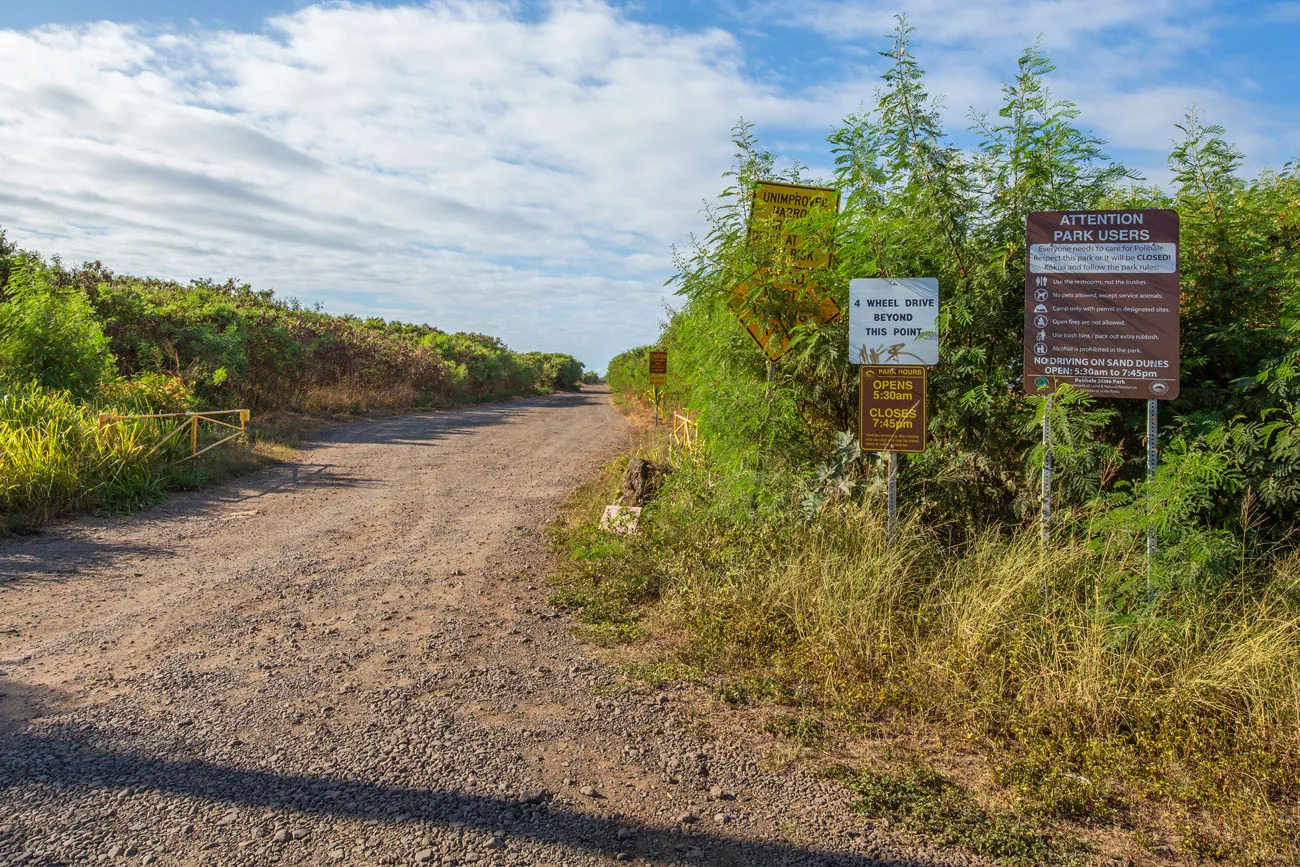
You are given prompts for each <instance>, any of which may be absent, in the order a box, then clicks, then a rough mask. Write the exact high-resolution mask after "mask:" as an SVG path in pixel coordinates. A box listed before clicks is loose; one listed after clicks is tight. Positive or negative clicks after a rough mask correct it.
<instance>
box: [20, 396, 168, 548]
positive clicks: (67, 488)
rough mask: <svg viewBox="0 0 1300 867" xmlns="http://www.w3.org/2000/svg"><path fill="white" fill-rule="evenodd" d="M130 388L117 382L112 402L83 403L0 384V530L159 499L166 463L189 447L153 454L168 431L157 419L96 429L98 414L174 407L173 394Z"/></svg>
mask: <svg viewBox="0 0 1300 867" xmlns="http://www.w3.org/2000/svg"><path fill="white" fill-rule="evenodd" d="M132 385H133V384H129V383H114V384H113V386H112V387H111V392H112V394H113V397H114V398H116V399H115V400H113V401H112V402H109V401H108V400H106V399H105V398H104V397H103V396H101V397H100V398H98V399H95V400H91V401H90V402H88V403H83V402H80V401H77V400H74V399H73V398H72V396H71V395H69V394H68V393H67V392H65V391H49V390H46V389H43V388H40V387H39V386H35V385H2V384H0V532H8V531H13V530H21V529H26V528H33V527H38V526H40V525H42V524H45V523H48V522H49V521H51V520H53V519H54V518H56V517H58V516H60V515H64V514H67V513H68V512H71V511H76V510H82V509H96V510H107V511H121V510H129V509H135V508H141V507H143V506H147V505H152V504H154V503H156V502H157V501H158V500H159V499H161V497H162V491H163V489H164V487H165V484H166V482H167V480H168V479H169V477H170V472H171V471H170V469H169V464H170V463H171V462H172V461H173V460H174V459H175V458H176V457H179V456H180V454H181V451H182V450H183V448H184V447H187V446H188V442H184V443H181V442H174V443H172V444H168V445H166V446H164V447H163V448H161V449H158V450H154V449H153V448H152V447H153V444H154V443H155V442H156V441H157V440H158V439H159V438H160V437H161V435H162V433H163V432H164V427H165V423H163V422H159V421H152V420H134V421H120V422H116V423H114V424H112V425H110V426H107V427H104V428H101V427H100V424H99V413H100V412H101V411H116V412H119V413H134V412H149V411H150V410H154V409H160V410H163V411H167V410H173V409H177V408H178V407H176V406H173V405H170V403H169V402H170V400H172V399H174V397H175V395H169V394H168V393H167V392H166V391H165V390H163V391H160V390H159V389H157V388H151V387H150V386H149V384H148V383H136V384H134V386H135V387H134V388H133V387H132ZM150 396H151V397H152V398H154V399H153V400H150V399H149V398H150ZM159 398H161V399H162V401H163V403H162V405H161V406H160V405H159V404H158V403H157V402H156V401H157V399H159Z"/></svg>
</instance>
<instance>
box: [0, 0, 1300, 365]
mask: <svg viewBox="0 0 1300 867" xmlns="http://www.w3.org/2000/svg"><path fill="white" fill-rule="evenodd" d="M737 2H739V0H737ZM1214 2H1217V0H1152V2H1150V3H1145V4H1134V3H1132V2H1129V0H1049V2H1041V0H1004V2H994V0H901V3H899V2H893V0H891V2H889V3H885V2H883V0H846V2H829V0H814V2H811V3H806V4H804V5H802V6H799V7H793V8H794V9H795V11H794V12H792V11H791V10H792V7H791V5H790V4H787V3H775V2H772V0H762V2H758V3H750V4H749V5H747V6H746V7H745V8H743V9H740V10H738V11H737V13H736V14H737V18H736V20H737V21H741V20H743V21H745V22H746V25H745V27H746V29H744V30H741V29H737V30H736V31H735V33H734V34H733V33H731V32H727V31H725V30H723V29H719V28H711V29H710V28H704V29H695V30H684V29H673V28H667V27H659V26H654V25H650V24H645V23H641V22H638V21H636V20H633V19H632V18H630V17H629V14H625V13H621V12H619V11H616V10H614V9H612V8H611V7H610V6H608V5H606V4H605V3H603V2H599V0H556V2H555V3H554V4H553V5H551V6H549V7H547V9H546V10H545V11H544V12H542V13H541V14H540V15H538V16H532V17H524V16H523V15H522V14H521V13H520V11H519V8H520V7H519V4H517V3H513V2H509V0H499V2H496V0H433V2H429V3H426V4H424V5H420V6H406V7H398V8H381V7H375V6H371V5H368V4H365V5H360V4H358V5H350V4H347V3H343V4H336V3H331V4H329V5H324V6H308V7H305V8H303V9H301V10H300V11H298V12H296V13H294V14H291V15H286V16H283V17H280V18H276V19H274V20H272V21H270V22H267V24H266V26H265V27H264V28H262V29H261V30H259V31H258V32H235V31H230V30H221V31H218V30H210V29H189V30H174V31H158V30H144V29H139V28H133V27H128V26H123V25H118V24H112V23H98V24H94V25H87V26H83V27H45V28H41V29H38V30H35V31H28V32H15V31H4V30H0V154H2V155H3V169H2V170H0V225H3V226H4V227H5V228H6V229H7V230H8V231H9V234H10V236H11V237H12V238H13V239H14V240H17V241H18V242H20V243H22V244H25V245H28V246H33V247H36V248H38V249H41V250H43V251H45V252H47V253H60V254H62V255H63V257H64V258H65V260H68V261H74V262H76V261H81V260H83V259H87V258H101V259H103V260H104V261H105V263H106V264H108V265H109V266H110V267H112V268H114V269H115V270H119V271H128V272H135V273H150V274H158V275H164V276H173V277H179V278H186V277H190V276H213V277H218V278H220V277H224V276H226V275H232V276H236V277H239V278H242V279H246V280H249V281H251V282H253V283H255V284H256V285H258V286H259V287H273V288H276V289H277V290H279V291H281V292H283V293H285V294H289V295H296V296H297V297H299V298H301V299H302V300H303V301H306V302H313V301H318V300H319V301H324V302H325V303H326V304H327V306H328V307H329V309H332V310H336V311H338V312H355V313H359V314H364V315H374V314H376V313H378V314H380V315H385V316H388V317H390V318H402V319H407V320H414V321H428V322H430V323H432V324H435V325H438V326H440V327H443V328H448V329H470V330H476V331H485V332H489V333H493V334H496V335H499V336H501V337H503V338H504V339H505V340H506V341H507V342H508V343H509V344H511V345H512V346H514V347H516V348H519V349H556V350H562V351H571V352H573V353H574V354H576V355H577V356H578V357H579V358H582V359H583V360H584V361H586V362H588V363H591V364H593V365H595V366H598V367H599V366H603V364H604V362H605V360H607V359H608V357H609V356H610V355H612V354H614V353H616V352H618V351H621V350H622V349H624V348H627V347H628V346H630V345H633V344H636V343H639V342H644V341H648V340H650V339H652V338H653V337H654V335H655V334H656V332H657V323H658V321H659V319H660V318H661V317H662V315H663V313H662V303H663V300H664V299H665V298H666V297H670V296H667V294H666V290H665V289H664V287H663V286H662V282H663V280H664V278H665V277H667V276H668V272H669V267H670V265H669V247H670V245H671V244H673V243H674V242H678V243H681V242H683V241H685V240H686V238H687V236H688V233H690V232H691V231H698V230H699V229H700V228H701V226H702V217H701V213H700V211H701V200H702V199H703V198H704V197H706V196H709V195H711V194H712V193H714V192H715V191H716V190H717V189H719V186H720V182H719V175H720V173H721V172H722V171H723V170H724V169H725V167H726V166H727V165H728V163H729V161H730V157H731V150H732V147H731V145H730V142H729V137H728V131H729V129H730V127H731V125H732V124H733V123H734V121H735V120H736V118H737V117H738V116H741V115H743V116H745V117H746V118H747V119H749V120H752V121H755V122H756V123H757V124H758V128H759V132H760V134H761V135H762V136H763V137H764V140H765V141H766V142H768V143H769V144H773V143H775V144H777V145H778V146H780V147H781V148H782V149H784V150H787V151H788V152H790V153H792V154H794V155H797V156H799V157H800V158H801V159H802V160H803V161H804V162H805V163H811V164H812V165H813V173H817V172H819V171H820V172H822V173H825V171H826V169H825V165H826V164H827V163H828V162H829V154H827V153H826V151H825V147H824V145H822V143H821V137H822V135H823V133H824V132H825V131H827V130H828V129H830V128H831V127H833V126H834V125H836V123H837V122H838V121H839V120H840V119H841V118H842V117H843V116H844V115H845V114H847V113H849V112H852V111H855V110H857V109H858V107H859V104H860V103H862V102H866V103H867V104H868V105H870V104H872V103H874V95H873V94H874V90H875V88H876V87H877V86H878V85H879V80H878V78H876V76H877V75H878V73H879V71H880V69H881V67H882V60H881V59H880V58H878V57H877V56H876V55H875V53H874V50H875V49H876V48H883V47H885V39H884V37H885V34H886V33H887V32H888V31H889V30H890V29H891V28H892V26H893V20H892V15H893V12H894V11H895V9H899V8H901V9H902V10H903V11H906V12H908V14H909V15H910V17H911V22H912V23H913V24H914V25H915V26H916V36H915V40H916V41H915V48H916V52H917V54H918V56H919V58H920V60H921V62H922V65H923V66H924V67H925V68H926V69H927V70H928V71H929V73H930V79H929V83H930V86H931V89H932V90H933V91H934V92H935V93H937V94H943V95H944V96H945V103H946V106H947V107H946V110H945V113H946V118H947V122H948V125H949V128H950V129H952V130H955V131H959V132H960V131H961V130H963V129H964V128H965V127H966V125H967V119H966V113H967V109H968V107H969V106H971V105H974V106H975V107H976V108H977V109H981V110H989V109H993V108H996V105H997V104H998V102H999V100H1000V94H999V82H1000V80H1002V79H1006V78H1009V77H1011V76H1012V75H1013V74H1014V70H1015V58H1016V57H1017V56H1018V54H1019V53H1020V51H1021V49H1023V48H1024V46H1025V45H1027V44H1029V43H1031V42H1032V41H1033V40H1034V39H1035V38H1036V37H1037V36H1038V35H1039V34H1042V36H1043V42H1044V47H1045V49H1046V50H1047V51H1048V53H1049V54H1050V55H1051V56H1052V58H1053V59H1054V60H1056V61H1057V62H1058V63H1059V65H1060V70H1059V72H1058V73H1056V74H1055V75H1054V76H1053V77H1052V79H1051V81H1050V84H1051V86H1052V88H1053V90H1054V92H1056V93H1057V94H1059V95H1060V96H1062V97H1065V98H1069V99H1072V100H1074V101H1076V102H1077V103H1079V105H1080V107H1081V108H1082V109H1083V112H1084V113H1083V117H1082V122H1083V123H1084V124H1085V125H1086V126H1088V127H1090V128H1092V129H1095V130H1096V131H1098V132H1099V133H1101V134H1102V135H1103V136H1105V137H1107V138H1108V139H1110V140H1111V141H1112V142H1113V143H1114V146H1115V148H1116V150H1117V151H1121V152H1122V155H1123V156H1124V157H1125V159H1126V161H1127V162H1129V163H1131V164H1133V165H1135V166H1136V167H1138V168H1142V169H1147V170H1148V171H1149V172H1150V174H1151V175H1152V177H1153V179H1157V180H1159V179H1161V175H1160V174H1159V172H1160V171H1161V168H1160V167H1161V166H1162V165H1163V162H1164V154H1165V153H1167V151H1168V143H1169V140H1170V138H1171V137H1172V136H1173V135H1174V133H1175V130H1174V129H1173V126H1172V124H1173V122H1174V121H1176V120H1178V119H1179V118H1181V116H1182V113H1183V111H1184V110H1185V109H1186V108H1187V106H1188V105H1189V104H1190V103H1192V102H1197V103H1199V104H1200V105H1202V106H1203V107H1204V108H1205V116H1206V118H1207V120H1211V121H1219V122H1222V123H1224V124H1225V125H1227V126H1228V128H1229V132H1230V134H1231V135H1232V137H1233V138H1234V140H1236V141H1237V142H1238V143H1239V144H1240V145H1241V146H1242V147H1243V149H1245V150H1246V151H1247V153H1248V155H1249V156H1250V157H1253V158H1254V160H1255V162H1254V165H1259V164H1261V163H1262V164H1276V163H1278V162H1281V160H1282V159H1285V158H1287V157H1290V156H1292V155H1294V153H1295V151H1296V150H1297V149H1300V127H1298V126H1297V124H1296V122H1295V121H1294V120H1292V119H1291V118H1292V117H1293V114H1294V113H1293V112H1276V111H1273V112H1270V111H1268V110H1267V109H1266V108H1264V107H1262V106H1261V104H1260V103H1259V102H1258V101H1257V100H1258V99H1259V94H1258V93H1257V91H1258V86H1257V83H1256V82H1252V81H1250V80H1249V77H1248V76H1247V75H1245V74H1244V73H1242V74H1238V73H1237V71H1235V70H1232V69H1230V68H1229V67H1227V66H1224V65H1222V64H1231V63H1233V62H1234V61H1233V60H1232V57H1231V56H1227V55H1230V54H1231V53H1230V52H1227V53H1225V52H1220V51H1216V52H1215V56H1216V62H1219V63H1220V64H1221V65H1220V66H1217V67H1215V68H1214V69H1210V70H1203V69H1198V68H1197V67H1195V66H1193V65H1191V63H1190V61H1189V58H1193V59H1195V58H1198V57H1204V56H1206V55H1207V53H1208V52H1209V51H1210V49H1211V48H1215V47H1221V45H1222V43H1221V42H1218V43H1216V42H1214V41H1213V40H1215V39H1221V37H1220V36H1216V27H1218V26H1219V23H1220V22H1219V21H1218V20H1217V19H1216V18H1215V14H1216V13H1215V8H1216V7H1215V6H1214V5H1213V4H1214ZM1294 6H1295V4H1294V3H1281V4H1277V5H1275V6H1273V7H1271V9H1272V14H1273V15H1274V17H1285V16H1287V15H1290V14H1291V11H1292V7H1294ZM791 26H794V27H796V29H795V30H793V31H792V30H791V29H789V28H790V27H791ZM756 27H757V28H760V29H755V28H756ZM797 28H803V29H804V30H805V32H803V33H801V32H799V30H798V29H797ZM807 30H812V31H815V32H816V33H819V34H821V35H822V36H823V37H824V38H825V39H826V40H828V42H827V43H825V44H824V45H823V44H821V43H819V44H818V45H817V48H818V49H820V48H822V47H825V48H826V49H827V50H826V51H825V52H823V53H822V56H821V61H819V65H818V67H817V72H816V74H813V73H812V72H810V71H809V70H808V69H803V68H800V67H798V66H796V65H794V64H789V63H785V61H783V60H782V58H781V53H780V51H779V50H770V51H769V50H767V49H774V48H777V47H779V46H776V45H775V43H776V41H778V40H783V39H787V38H790V39H794V40H796V41H798V40H805V39H807V38H810V37H808V35H807V32H806V31H807ZM750 42H753V44H754V45H755V46H757V47H756V48H753V49H747V48H746V47H744V46H746V45H749V44H750ZM1207 46H1208V47H1207ZM805 47H806V46H805ZM836 52H838V54H837V53H836ZM1197 52H1200V54H1197ZM823 61H824V62H823ZM783 63H785V65H782V64H783ZM1243 68H1244V66H1243ZM1225 69H1228V71H1229V74H1226V75H1225V74H1224V72H1225ZM1216 76H1217V77H1216ZM1152 167H1154V168H1152Z"/></svg>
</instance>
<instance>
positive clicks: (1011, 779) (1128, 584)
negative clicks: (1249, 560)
mask: <svg viewBox="0 0 1300 867" xmlns="http://www.w3.org/2000/svg"><path fill="white" fill-rule="evenodd" d="M706 475H707V470H701V469H697V468H693V467H691V466H687V465H685V464H683V465H681V466H679V471H678V473H676V474H675V477H674V480H673V482H672V483H670V488H669V489H668V491H667V492H666V493H665V495H664V498H663V500H662V501H661V502H660V503H658V504H656V506H655V507H654V508H653V509H651V510H649V511H648V513H647V526H648V527H649V533H648V535H647V536H646V537H642V538H640V539H637V540H614V539H610V538H607V537H603V536H601V535H599V534H592V533H590V532H589V531H585V530H582V529H581V528H580V524H581V523H582V522H581V521H575V522H574V525H573V527H571V528H570V530H569V531H568V536H567V542H568V545H569V551H570V555H571V557H572V558H573V560H574V562H573V564H572V565H571V567H570V568H569V569H568V570H566V575H567V577H566V578H565V579H564V580H565V581H566V582H567V583H566V585H565V589H564V591H563V593H562V594H561V597H562V599H561V601H565V602H568V603H570V604H573V605H575V606H577V607H579V608H580V609H581V612H582V614H581V616H582V617H583V619H584V622H585V623H586V626H585V628H586V629H587V630H588V632H589V634H593V635H596V636H598V637H599V638H600V639H601V640H602V641H606V642H607V641H611V640H615V641H616V640H620V639H621V640H628V639H630V638H633V637H635V639H636V640H637V642H638V645H642V644H646V643H655V644H661V643H662V642H661V641H659V640H658V639H662V635H660V634H659V633H663V634H676V635H681V636H684V637H683V638H682V639H681V640H680V642H679V645H678V648H677V650H676V652H675V654H674V655H673V656H672V657H670V658H673V659H676V660H679V661H681V662H684V663H686V664H687V665H688V666H691V667H692V668H694V669H695V670H701V671H712V672H716V673H723V674H725V675H726V676H727V677H730V678H731V679H732V680H733V682H735V683H742V682H746V683H749V684H758V683H767V684H769V686H767V687H763V688H761V689H755V688H752V687H748V686H744V687H742V688H737V689H735V690H733V691H732V693H730V694H729V695H724V697H727V698H729V699H731V700H735V701H742V702H743V701H746V700H750V699H752V698H754V697H758V698H771V697H774V698H777V699H778V700H780V701H785V702H794V703H796V704H802V705H803V706H805V707H806V708H810V709H819V710H817V712H819V713H824V714H825V715H826V718H827V719H828V720H833V721H838V724H839V725H840V726H843V725H850V724H851V725H852V726H853V727H855V728H857V729H859V730H862V729H866V728H874V729H875V730H876V731H877V732H879V731H891V730H892V731H897V730H898V728H899V727H900V726H904V727H905V726H913V725H922V726H934V727H937V728H938V729H939V730H942V731H946V732H947V733H948V737H949V738H951V737H952V736H956V737H958V738H960V739H961V740H962V742H963V743H970V744H972V745H975V746H977V747H978V748H979V750H980V751H981V753H982V754H983V755H984V756H985V757H986V759H987V760H988V762H989V767H990V769H991V774H989V776H992V777H993V778H995V779H996V781H997V784H998V787H999V790H1000V792H1001V793H1002V794H1003V796H1005V797H1007V798H1009V799H1010V801H1011V802H1013V803H1015V804H1017V805H1018V806H1017V809H1018V810H1019V811H1020V812H1021V813H1022V814H1023V815H1025V816H1026V817H1028V818H1031V819H1035V820H1038V819H1041V820H1043V821H1053V822H1082V823H1084V825H1085V826H1087V825H1090V824H1092V823H1113V822H1115V821H1119V822H1121V823H1129V824H1130V825H1131V826H1132V827H1134V828H1137V829H1138V832H1137V833H1130V834H1129V836H1128V837H1127V838H1126V839H1127V840H1128V841H1129V842H1131V841H1132V840H1136V839H1139V838H1140V839H1141V840H1142V841H1144V844H1145V845H1147V846H1149V847H1151V848H1154V849H1158V848H1159V847H1160V846H1163V845H1173V846H1174V847H1175V848H1176V849H1177V850H1178V851H1180V852H1182V853H1183V854H1184V855H1185V856H1187V857H1194V858H1219V859H1224V860H1227V861H1230V862H1232V863H1260V864H1265V863H1273V864H1281V863H1294V861H1293V860H1292V861H1288V859H1294V858H1296V857H1297V856H1300V850H1298V849H1297V847H1296V844H1295V842H1294V841H1295V838H1296V836H1297V831H1298V830H1300V823H1297V816H1296V810H1295V805H1296V803H1297V801H1298V800H1300V777H1298V776H1297V771H1300V755H1298V753H1300V749H1298V745H1300V556H1292V557H1290V558H1289V559H1284V560H1281V561H1279V562H1276V563H1275V564H1273V565H1272V566H1271V567H1270V568H1269V569H1268V570H1267V572H1266V573H1265V574H1262V575H1259V574H1257V575H1253V576H1251V582H1252V583H1253V589H1252V591H1251V592H1249V593H1245V594H1243V593H1242V592H1240V585H1241V583H1242V582H1238V581H1229V582H1226V585H1225V586H1223V587H1206V586H1202V585H1197V584H1195V583H1194V582H1188V581H1178V580H1170V581H1166V582H1164V584H1162V585H1161V586H1162V587H1163V589H1161V590H1160V592H1159V593H1157V594H1155V596H1154V598H1151V599H1148V597H1147V593H1146V581H1145V563H1144V560H1143V559H1142V558H1141V556H1140V553H1138V552H1134V551H1131V550H1129V549H1127V548H1122V547H1120V546H1118V545H1117V544H1116V545H1111V546H1107V545H1105V544H1099V543H1097V542H1096V541H1093V542H1089V541H1086V540H1078V539H1068V538H1065V539H1060V540H1057V541H1055V542H1053V544H1052V545H1051V546H1050V547H1049V548H1047V549H1046V550H1044V549H1043V548H1042V547H1041V546H1040V544H1039V541H1038V539H1037V537H1036V535H1031V534H1024V535H1016V536H1013V537H1010V538H1008V537H1006V536H1003V535H999V534H996V533H990V534H989V535H986V536H984V537H982V538H980V539H977V540H975V541H974V543H973V544H971V545H969V546H968V547H966V548H964V549H962V550H949V549H945V548H944V547H943V546H942V545H940V544H939V543H938V542H937V541H936V540H935V539H934V538H933V537H931V536H930V535H928V534H927V533H926V531H925V529H924V528H923V527H921V526H920V525H918V524H915V523H913V524H909V525H905V526H904V527H903V529H902V534H901V538H900V542H899V544H897V545H895V546H893V547H890V546H889V545H888V544H887V540H886V533H885V527H884V519H883V515H882V511H883V510H882V509H880V508H879V505H878V504H867V505H863V506H851V507H841V508H839V510H838V511H835V512H833V513H832V514H827V515H825V516H823V519H822V520H820V521H818V522H815V523H811V524H809V523H804V522H800V521H796V520H793V519H792V520H790V521H788V522H786V523H781V522H779V521H777V522H769V523H763V522H751V523H740V524H737V523H728V522H726V521H719V520H715V519H713V518H711V517H710V516H708V515H707V514H705V513H703V512H702V511H701V509H700V491H702V490H704V489H706V488H707V485H708V479H707V478H705V477H704V476H706ZM606 484H607V482H606ZM593 493H594V492H593ZM595 499H598V498H597V497H594V496H592V495H590V494H589V495H588V497H587V502H586V503H585V508H583V509H579V510H577V511H580V512H584V513H585V514H587V515H588V516H590V514H591V513H592V511H593V510H594V505H595V502H594V500H595ZM589 519H590V518H589V517H588V520H589ZM650 604H653V609H652V611H653V614H652V615H650V616H647V611H648V609H646V606H647V605H650ZM647 630H653V631H654V634H653V635H650V636H647V635H646V632H647ZM864 722H874V723H875V725H874V726H871V725H864ZM1125 845H1128V843H1126V844H1125ZM1133 845H1137V844H1135V843H1134V844H1133Z"/></svg>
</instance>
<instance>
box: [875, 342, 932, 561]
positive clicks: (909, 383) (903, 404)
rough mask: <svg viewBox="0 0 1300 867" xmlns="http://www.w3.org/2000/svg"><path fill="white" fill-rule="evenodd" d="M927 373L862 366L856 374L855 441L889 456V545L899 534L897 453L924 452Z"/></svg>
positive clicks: (913, 368) (921, 369)
mask: <svg viewBox="0 0 1300 867" xmlns="http://www.w3.org/2000/svg"><path fill="white" fill-rule="evenodd" d="M926 373H927V368H925V367H922V366H921V365H913V366H909V367H884V366H880V365H863V366H862V367H860V368H859V373H858V413H859V421H858V444H859V445H860V446H861V447H862V450H863V451H869V452H885V453H887V454H888V455H889V459H888V460H889V462H888V464H887V471H886V483H887V487H888V490H889V497H888V508H889V544H890V545H893V544H894V540H895V538H896V537H897V536H898V455H899V454H900V453H902V452H909V453H912V454H915V453H919V452H923V451H925V441H926V428H927V426H928V425H927V421H928V418H929V415H928V413H927V412H926V408H927V401H926Z"/></svg>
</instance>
